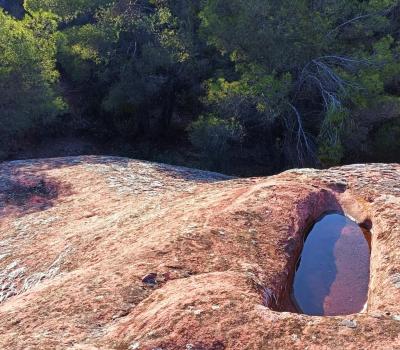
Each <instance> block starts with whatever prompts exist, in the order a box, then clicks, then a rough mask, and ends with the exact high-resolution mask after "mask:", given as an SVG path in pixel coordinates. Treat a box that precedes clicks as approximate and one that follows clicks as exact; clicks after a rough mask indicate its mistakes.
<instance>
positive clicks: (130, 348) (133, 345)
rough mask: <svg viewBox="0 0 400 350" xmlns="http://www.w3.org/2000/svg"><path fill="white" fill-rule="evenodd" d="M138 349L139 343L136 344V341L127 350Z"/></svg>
mask: <svg viewBox="0 0 400 350" xmlns="http://www.w3.org/2000/svg"><path fill="white" fill-rule="evenodd" d="M139 348H140V343H139V342H138V341H135V342H134V343H132V344H131V345H130V346H129V350H137V349H139Z"/></svg>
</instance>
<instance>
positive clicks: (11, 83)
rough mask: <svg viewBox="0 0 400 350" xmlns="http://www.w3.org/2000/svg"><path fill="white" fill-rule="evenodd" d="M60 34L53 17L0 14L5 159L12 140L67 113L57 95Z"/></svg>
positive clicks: (1, 129) (1, 124)
mask: <svg viewBox="0 0 400 350" xmlns="http://www.w3.org/2000/svg"><path fill="white" fill-rule="evenodd" d="M56 40H57V34H56V32H55V22H54V19H53V17H52V16H51V15H49V14H46V13H39V14H37V15H35V16H33V17H32V18H25V19H24V20H23V21H17V20H15V19H13V18H11V17H9V16H7V15H5V14H4V13H3V12H2V11H0V106H1V112H0V135H1V140H2V145H1V146H2V147H1V148H2V150H3V156H4V155H6V154H7V152H8V151H10V147H11V144H10V143H9V142H10V140H11V139H12V138H14V139H15V138H19V137H22V136H23V135H24V134H25V133H26V132H28V131H30V130H32V129H34V128H39V127H41V126H43V125H46V124H48V123H50V122H51V121H53V120H54V118H55V117H56V116H57V115H59V114H60V113H62V112H63V111H64V110H65V104H64V102H63V100H62V98H61V97H60V96H59V95H58V93H57V80H58V77H59V74H58V72H57V70H56V69H55V54H56Z"/></svg>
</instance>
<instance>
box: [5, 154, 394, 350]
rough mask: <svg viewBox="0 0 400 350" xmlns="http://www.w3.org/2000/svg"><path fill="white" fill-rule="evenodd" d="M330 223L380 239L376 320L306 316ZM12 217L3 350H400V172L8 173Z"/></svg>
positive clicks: (79, 165) (145, 167)
mask: <svg viewBox="0 0 400 350" xmlns="http://www.w3.org/2000/svg"><path fill="white" fill-rule="evenodd" d="M330 210H339V211H340V210H342V211H344V212H345V213H346V214H347V215H349V216H351V217H353V218H355V220H356V221H358V222H360V223H362V222H364V223H365V225H370V224H372V243H371V244H372V254H371V280H370V287H369V296H368V302H367V307H366V310H365V312H363V313H359V314H354V315H347V316H340V317H312V316H306V315H299V314H296V313H293V311H294V309H293V306H292V305H291V302H290V297H289V293H290V288H291V279H292V277H293V272H294V268H295V263H296V260H297V257H298V255H299V253H300V250H301V242H302V234H303V233H304V232H305V230H306V229H307V227H308V226H309V225H310V223H311V222H312V221H314V220H315V219H316V218H318V217H319V216H320V215H321V214H323V213H324V212H327V211H330ZM0 217H1V221H0V320H1V322H0V349H5V350H8V349H10V350H11V349H12V350H19V349H21V350H22V349H24V350H25V349H75V350H77V349H81V350H84V349H85V350H93V349H110V350H111V349H114V350H128V349H130V350H132V349H140V350H142V349H146V350H150V349H153V350H156V349H157V350H161V349H163V350H172V349H183V350H188V349H191V350H200V349H201V350H212V349H213V350H222V349H235V350H237V349H310V350H311V349H400V321H399V320H400V288H399V280H400V279H399V276H400V255H399V252H400V165H394V164H392V165H385V164H371V165H353V166H345V167H341V168H333V169H330V170H324V171H319V170H313V169H304V170H292V171H288V172H285V173H283V174H280V175H277V176H273V177H269V178H254V179H232V178H228V177H226V176H223V175H219V174H215V173H208V172H202V171H197V170H190V169H185V168H179V167H172V166H166V165H160V164H151V163H146V162H139V161H133V160H128V159H124V158H113V157H78V158H62V159H52V160H38V161H18V162H9V163H3V164H1V165H0ZM150 274H153V275H152V276H153V277H154V278H153V279H151V281H150V279H149V278H147V277H148V276H149V275H150ZM144 280H145V281H144ZM153 280H154V282H156V283H146V281H147V282H149V281H150V282H153Z"/></svg>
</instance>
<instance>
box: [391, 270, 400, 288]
mask: <svg viewBox="0 0 400 350" xmlns="http://www.w3.org/2000/svg"><path fill="white" fill-rule="evenodd" d="M391 281H392V283H393V284H394V286H395V287H396V288H397V289H400V273H396V274H395V275H393V276H392V277H391Z"/></svg>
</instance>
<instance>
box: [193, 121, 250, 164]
mask: <svg viewBox="0 0 400 350" xmlns="http://www.w3.org/2000/svg"><path fill="white" fill-rule="evenodd" d="M188 131H189V138H190V141H191V142H192V143H193V145H194V146H195V147H196V148H198V149H199V150H200V151H201V152H202V153H203V154H204V155H205V156H206V157H207V158H208V159H209V160H210V161H211V163H214V164H215V163H217V162H222V159H223V157H224V156H226V152H227V151H228V150H229V147H230V145H231V143H234V142H236V143H237V142H240V141H241V140H242V139H243V136H244V133H243V128H242V127H241V125H240V124H239V123H238V121H237V120H235V119H234V118H231V119H221V118H219V117H218V116H216V115H214V114H209V115H206V116H200V118H199V119H198V120H196V121H194V122H193V123H192V124H191V125H190V127H189V129H188Z"/></svg>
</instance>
